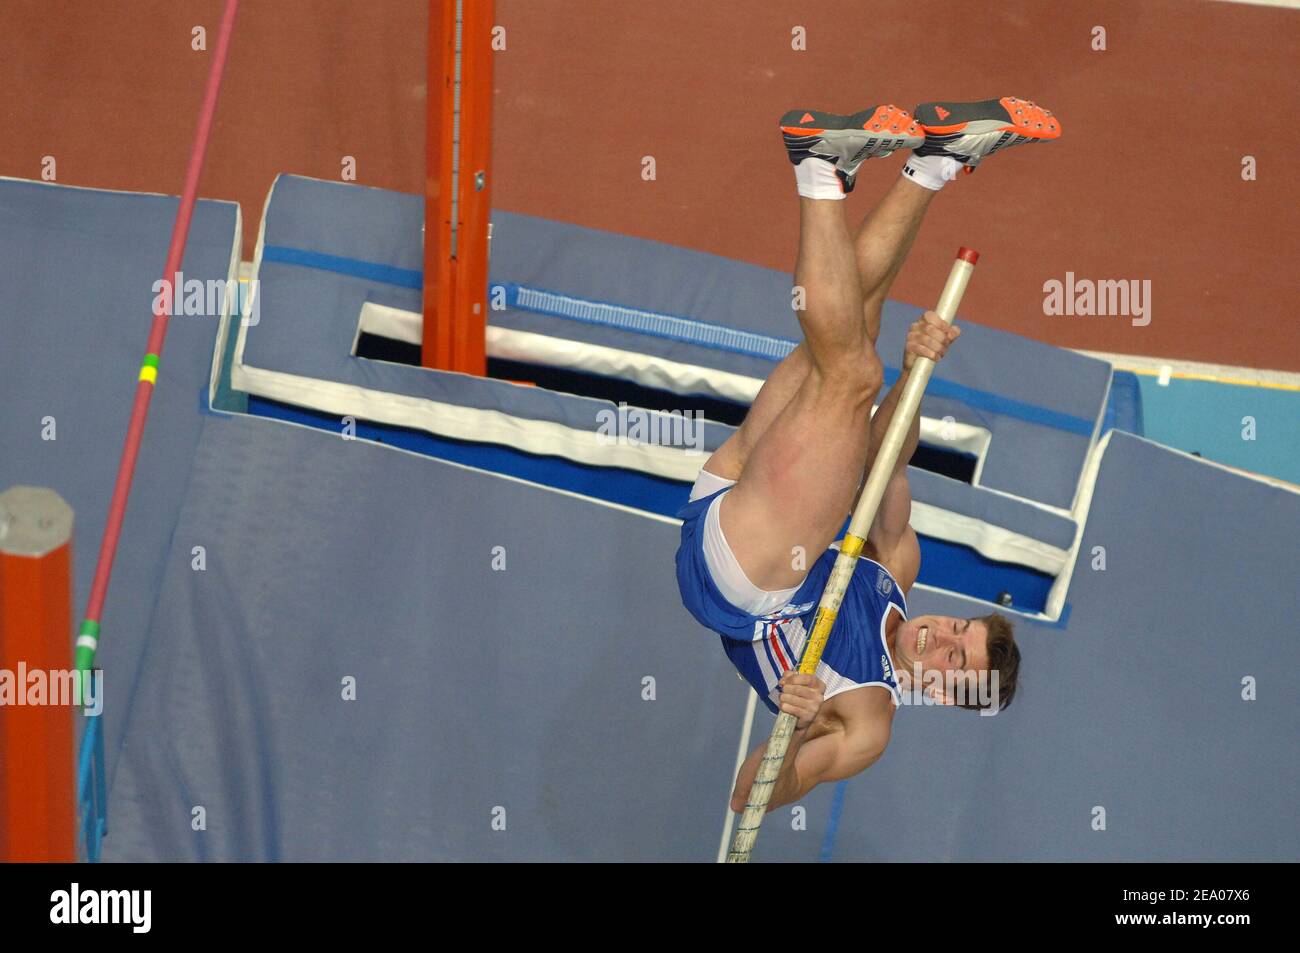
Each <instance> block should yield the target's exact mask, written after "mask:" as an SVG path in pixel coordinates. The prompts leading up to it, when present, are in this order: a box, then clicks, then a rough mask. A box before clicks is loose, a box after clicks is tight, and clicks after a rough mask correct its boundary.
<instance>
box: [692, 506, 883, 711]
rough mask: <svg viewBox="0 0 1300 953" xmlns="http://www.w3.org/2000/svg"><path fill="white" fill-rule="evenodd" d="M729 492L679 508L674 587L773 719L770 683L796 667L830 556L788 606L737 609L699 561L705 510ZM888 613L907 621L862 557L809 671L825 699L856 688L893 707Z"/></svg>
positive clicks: (878, 570)
mask: <svg viewBox="0 0 1300 953" xmlns="http://www.w3.org/2000/svg"><path fill="white" fill-rule="evenodd" d="M728 489H730V487H726V488H724V489H721V490H719V491H718V492H717V493H714V494H712V495H710V496H706V497H702V498H701V499H698V500H694V501H692V502H690V503H687V504H686V505H685V506H684V507H682V508H681V509H680V510H679V511H678V513H677V515H678V517H679V518H681V520H682V521H683V522H682V535H681V544H680V545H679V546H678V548H677V585H678V588H679V589H680V591H681V596H682V604H683V605H685V606H686V609H687V611H688V612H690V614H691V615H692V616H694V617H695V619H696V621H697V622H699V623H700V624H701V625H703V626H704V627H705V628H708V629H711V630H712V631H714V632H716V633H717V634H718V635H720V636H721V637H722V647H723V649H724V650H725V651H726V653H727V657H728V658H729V659H731V664H732V665H734V666H735V667H736V671H738V672H739V673H740V674H741V676H742V677H743V678H744V679H745V681H747V682H749V684H750V685H752V686H753V688H754V691H755V692H757V693H758V697H759V698H761V699H762V700H763V703H764V704H765V705H767V707H768V708H769V709H770V710H771V711H772V712H774V713H775V712H777V711H778V710H779V709H778V707H777V699H778V698H779V696H780V692H778V691H777V682H778V681H779V680H780V678H781V676H782V675H783V674H785V673H786V672H789V671H791V670H792V669H797V668H798V667H799V658H800V657H801V656H802V654H803V649H804V646H805V645H806V644H807V641H808V633H809V632H811V631H812V626H813V616H814V615H816V612H817V603H818V601H819V600H820V599H821V595H822V591H823V590H824V589H825V588H826V583H827V580H828V579H829V578H830V573H831V567H832V566H833V565H834V563H835V557H836V556H837V555H838V553H837V551H836V550H834V549H828V550H827V551H826V552H824V553H822V555H821V557H820V558H819V559H818V560H817V562H816V563H814V564H813V566H812V568H811V569H810V570H809V571H808V575H807V577H806V578H805V579H804V581H803V584H802V585H800V587H799V589H798V591H796V592H795V594H794V596H793V597H791V599H790V602H789V603H788V604H787V605H785V606H784V607H782V608H781V609H778V610H777V611H775V612H772V613H769V614H768V615H764V616H755V615H750V614H749V613H747V612H744V611H743V610H740V609H737V608H736V607H735V606H733V605H732V604H731V603H730V602H728V601H727V600H726V598H725V597H724V596H723V595H722V593H721V592H719V591H718V587H717V586H716V585H715V584H714V582H713V579H712V577H711V576H710V574H709V567H708V565H707V563H706V562H705V559H704V549H703V532H704V518H705V513H706V512H707V511H708V508H709V504H711V503H712V502H713V500H714V499H715V498H717V497H718V496H719V495H720V494H722V493H725V492H727V490H728ZM891 612H897V613H898V614H899V615H900V616H901V617H902V618H903V619H906V618H907V601H906V599H905V598H904V597H903V592H902V589H901V588H900V587H899V585H898V582H897V581H896V580H895V579H894V577H893V576H892V575H890V573H889V570H887V569H886V568H885V567H884V566H882V565H880V563H878V562H876V561H874V560H871V559H867V558H866V557H862V558H861V559H859V560H858V565H857V568H856V569H855V570H854V572H853V577H852V579H851V581H850V582H849V588H848V591H847V592H846V593H845V594H844V601H843V603H842V604H841V605H840V611H839V615H838V616H837V617H836V619H835V627H834V628H833V629H832V630H831V636H830V639H829V640H828V641H827V643H826V648H825V650H824V651H823V652H822V657H821V661H820V662H819V663H818V665H817V677H818V678H820V679H821V680H822V681H823V682H824V683H825V685H826V695H825V697H826V698H828V699H829V698H832V697H833V696H835V695H839V694H841V693H843V692H846V691H849V690H851V689H854V688H860V687H861V686H863V685H878V686H880V687H881V688H884V689H886V690H887V691H888V692H889V693H890V695H891V696H892V697H893V699H894V704H895V705H896V706H897V705H899V704H900V703H901V701H902V695H901V693H900V691H899V687H898V677H897V675H896V674H895V671H894V660H893V657H892V656H891V654H890V651H889V646H888V644H887V643H886V640H885V625H886V623H887V622H888V621H889V615H890V613H891Z"/></svg>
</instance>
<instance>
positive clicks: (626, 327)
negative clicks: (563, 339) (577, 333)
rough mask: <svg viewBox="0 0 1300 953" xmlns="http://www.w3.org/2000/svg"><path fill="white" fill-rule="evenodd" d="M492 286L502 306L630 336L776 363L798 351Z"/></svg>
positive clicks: (648, 314) (678, 321)
mask: <svg viewBox="0 0 1300 953" xmlns="http://www.w3.org/2000/svg"><path fill="white" fill-rule="evenodd" d="M495 287H498V288H501V289H502V290H503V291H504V292H505V299H506V303H507V304H509V305H510V307H512V308H520V309H523V310H525V311H532V312H534V313H536V314H546V315H550V316H551V317H556V318H567V319H569V320H570V321H580V322H583V323H584V324H592V325H596V326H598V327H607V328H618V329H619V330H621V331H631V332H633V333H635V334H645V335H649V336H650V337H656V338H662V339H664V340H668V341H682V342H684V343H687V344H697V345H699V346H700V347H706V348H710V349H712V350H715V351H726V352H729V353H732V354H741V355H744V356H746V357H759V358H763V359H765V360H769V361H779V360H781V359H782V358H783V357H785V356H786V355H787V354H789V353H790V352H791V351H793V350H794V349H795V347H796V346H798V343H799V342H798V341H793V340H790V339H788V338H777V337H771V336H770V335H766V334H755V333H753V332H752V331H739V330H737V329H735V328H729V327H727V326H726V325H722V324H708V323H706V322H704V321H696V320H694V319H692V318H683V317H680V316H678V315H672V314H660V313H658V312H655V311H646V310H643V309H641V308H629V307H626V306H625V305H618V304H612V303H610V302H608V301H592V300H590V299H587V298H575V297H572V296H570V295H560V294H556V293H555V292H553V291H546V290H544V289H542V288H526V287H523V286H522V285H517V284H512V283H509V282H505V283H502V284H499V285H496V286H495Z"/></svg>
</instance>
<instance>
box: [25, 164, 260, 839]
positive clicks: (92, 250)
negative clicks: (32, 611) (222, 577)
mask: <svg viewBox="0 0 1300 953" xmlns="http://www.w3.org/2000/svg"><path fill="white" fill-rule="evenodd" d="M179 204H180V200H179V199H178V198H176V197H175V196H166V195H144V194H139V193H133V192H109V191H104V190H100V189H81V188H73V187H70V186H64V185H52V184H49V183H45V182H27V181H22V180H16V179H0V408H3V409H2V410H0V489H4V488H7V487H10V486H13V485H15V484H27V485H31V486H45V487H50V488H51V489H54V490H55V491H57V492H58V494H59V495H60V496H62V497H63V499H64V500H66V501H67V502H68V504H69V505H70V506H71V507H72V509H73V512H74V514H75V526H74V533H75V538H74V540H73V546H72V556H73V581H74V604H73V612H74V613H76V614H77V615H76V616H74V617H75V618H78V619H79V618H80V615H79V613H81V612H83V611H84V610H85V607H86V601H87V599H88V597H89V594H90V583H91V577H92V575H93V573H94V569H95V561H96V557H97V555H98V552H99V543H100V537H101V534H102V533H103V530H104V524H105V522H106V521H107V518H108V504H109V499H110V497H111V496H112V493H113V477H114V474H115V473H116V471H117V463H118V460H119V458H120V457H121V454H122V441H123V439H124V438H125V436H126V430H127V423H128V421H129V419H130V416H131V407H132V404H133V402H134V399H135V392H136V375H137V372H138V370H139V367H140V360H141V357H142V355H143V353H144V348H145V342H146V341H147V340H148V337H149V328H150V325H151V324H152V323H153V298H154V292H153V284H154V282H156V281H157V280H158V279H159V277H160V275H161V273H162V268H163V263H164V261H165V260H166V257H167V245H168V241H169V238H170V236H171V231H172V226H173V224H174V223H175V221H176V209H177V206H178V205H179ZM238 214H239V209H238V206H236V205H235V204H234V203H232V202H214V201H209V200H206V199H204V200H201V201H199V202H198V203H197V204H196V205H195V208H194V216H193V219H192V221H191V223H190V233H189V241H188V243H187V244H186V247H185V256H184V259H183V261H182V263H181V269H182V270H183V271H184V273H185V278H186V280H187V281H189V280H198V281H201V282H207V281H214V280H221V281H225V280H227V279H228V278H230V277H231V274H230V271H231V265H232V260H233V258H234V256H235V253H236V251H237V231H238V228H237V222H238ZM216 329H217V319H216V317H215V316H202V317H201V316H198V315H180V314H178V315H176V316H175V317H173V318H172V319H171V321H170V322H169V324H168V329H167V347H166V350H165V351H164V353H163V355H162V363H161V366H160V368H159V371H158V382H157V385H156V386H155V387H154V389H153V396H152V398H151V401H150V406H149V422H148V426H147V428H146V429H145V434H144V446H143V452H142V453H141V454H140V458H139V462H138V463H137V465H136V470H135V480H134V483H133V489H132V493H131V502H130V505H129V506H128V507H127V510H126V521H125V523H124V524H123V528H122V538H121V545H120V546H119V547H118V552H117V558H116V560H115V562H114V564H113V583H112V587H111V589H110V590H109V594H108V599H107V601H106V602H105V605H104V616H103V618H102V620H101V624H102V632H103V636H102V638H101V640H100V647H99V653H98V656H97V663H98V664H99V665H100V666H101V667H102V668H103V669H104V671H105V673H106V675H105V678H104V696H105V698H104V714H103V716H101V718H96V719H95V720H94V721H95V724H98V725H100V728H99V730H101V731H102V732H103V755H104V764H105V767H106V769H107V771H108V773H109V775H110V776H111V774H112V772H113V771H114V769H115V766H116V763H117V758H118V753H119V751H120V750H121V743H122V730H123V722H122V717H121V715H122V713H123V711H124V709H125V708H126V705H127V700H128V698H129V693H130V691H131V687H132V685H133V684H134V681H135V678H136V674H137V672H138V670H139V663H140V656H141V653H142V652H143V650H144V645H143V643H144V634H145V632H146V630H147V629H148V625H149V617H150V614H151V613H152V611H153V605H154V600H155V598H156V596H157V588H158V584H159V581H160V580H161V578H162V573H163V570H164V565H163V560H164V555H165V553H164V550H165V548H166V546H167V544H168V542H169V541H170V540H171V538H172V533H173V532H174V531H175V528H176V520H177V515H178V513H179V512H180V508H181V502H182V499H183V498H184V495H185V488H186V486H187V485H188V483H189V468H190V465H191V463H192V461H193V459H194V449H195V447H196V446H197V444H198V441H199V431H200V429H201V426H202V417H201V415H200V413H199V410H198V407H199V402H200V400H202V398H201V397H198V398H197V399H196V395H197V394H198V392H199V391H200V389H201V388H206V385H207V382H208V378H209V374H210V372H211V368H212V357H213V349H214V343H215V340H216ZM205 392H206V391H205ZM47 417H48V418H51V419H52V420H53V422H54V423H55V425H56V427H57V430H56V431H55V439H52V440H48V439H44V435H43V433H42V420H44V419H45V418H47ZM69 644H71V643H69ZM3 717H4V716H3V714H0V718H3ZM77 720H78V721H79V722H82V721H86V719H83V718H80V717H79V718H78V719H77ZM101 720H102V724H100V723H101ZM83 727H85V726H83ZM92 741H93V739H92ZM83 750H84V749H83ZM0 761H3V755H0ZM0 770H5V767H4V766H0ZM101 780H102V773H101ZM86 816H87V817H92V816H93V814H88V815H86ZM110 821H111V817H110ZM85 833H87V834H92V835H93V833H94V830H93V827H92V828H91V829H88V830H87V831H85Z"/></svg>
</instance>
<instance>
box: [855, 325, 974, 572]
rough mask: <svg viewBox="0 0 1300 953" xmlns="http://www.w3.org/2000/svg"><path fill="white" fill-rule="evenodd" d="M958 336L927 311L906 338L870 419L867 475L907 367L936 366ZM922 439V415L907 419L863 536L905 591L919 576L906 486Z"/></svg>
mask: <svg viewBox="0 0 1300 953" xmlns="http://www.w3.org/2000/svg"><path fill="white" fill-rule="evenodd" d="M960 334H961V329H960V328H957V327H953V326H950V325H948V324H946V323H945V322H944V320H943V319H942V318H940V317H939V316H938V315H937V314H935V313H934V312H933V311H927V312H925V314H923V315H922V316H921V318H920V319H919V320H918V321H916V323H914V324H913V325H912V327H911V329H910V330H909V331H908V332H907V344H906V346H905V347H904V349H903V369H902V372H901V373H900V374H899V376H898V380H896V381H895V382H894V386H893V387H891V388H890V389H889V393H888V394H886V395H885V399H884V400H883V401H881V402H880V407H879V408H877V410H876V413H875V416H874V417H872V419H871V451H870V453H869V454H868V456H867V468H866V472H867V473H870V472H871V466H872V464H873V463H874V462H875V457H876V451H877V449H878V448H879V447H880V445H881V443H883V442H884V439H885V433H886V431H887V430H888V429H889V422H890V421H891V420H893V419H894V411H895V410H896V409H897V407H898V401H899V398H900V397H902V394H903V388H904V386H906V384H907V380H908V378H909V377H910V376H911V372H912V367H913V366H914V365H915V363H916V359H917V358H918V357H928V358H929V359H930V360H932V361H938V360H941V359H942V358H943V356H944V354H946V353H947V351H948V346H949V345H950V344H952V342H953V341H955V340H956V339H957V336H958V335H960ZM920 437H921V415H920V414H919V413H918V414H917V415H916V416H914V417H913V418H912V425H911V426H910V427H909V428H908V430H907V435H906V436H905V437H904V439H903V446H902V448H901V449H900V451H899V454H898V462H897V463H896V464H895V466H894V472H893V473H892V474H891V475H890V478H889V483H888V484H886V486H885V492H884V495H883V496H882V497H881V500H880V509H879V510H877V511H876V520H875V522H874V523H872V525H871V530H870V532H869V533H868V534H867V542H868V544H869V545H870V547H871V549H872V551H873V553H874V554H875V556H876V557H877V558H878V559H879V561H880V562H881V563H883V564H884V565H885V567H886V568H887V569H889V571H890V573H892V574H893V576H894V578H896V579H897V580H898V583H899V585H901V586H902V587H903V588H904V589H910V588H911V587H912V583H914V582H915V581H916V574H917V573H918V572H919V571H920V566H921V550H920V547H919V545H918V544H917V541H916V533H914V532H913V531H912V527H911V525H910V521H911V518H912V490H911V487H910V486H908V483H907V464H908V462H909V461H910V460H911V459H912V454H913V453H915V452H916V445H917V443H918V442H919V440H920Z"/></svg>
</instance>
